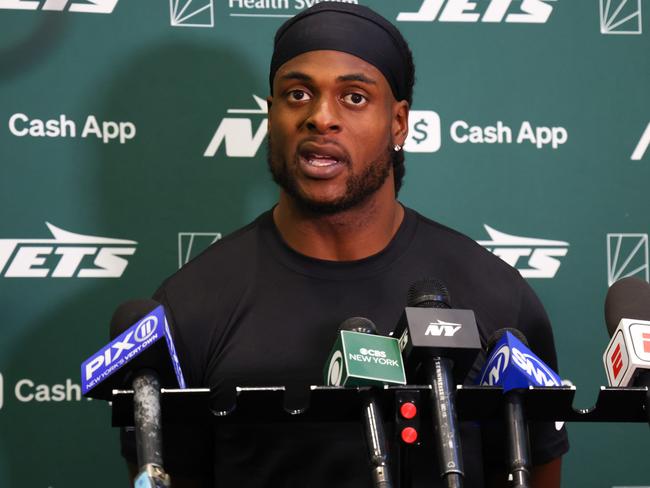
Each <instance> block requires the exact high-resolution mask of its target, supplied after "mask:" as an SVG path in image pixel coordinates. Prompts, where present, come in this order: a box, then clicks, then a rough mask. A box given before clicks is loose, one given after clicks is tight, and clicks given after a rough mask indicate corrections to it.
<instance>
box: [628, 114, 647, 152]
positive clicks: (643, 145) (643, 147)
mask: <svg viewBox="0 0 650 488" xmlns="http://www.w3.org/2000/svg"><path fill="white" fill-rule="evenodd" d="M649 146H650V122H648V125H647V126H646V128H645V131H644V132H643V134H641V139H639V143H638V144H637V145H636V147H635V148H634V151H633V152H632V156H630V159H631V160H632V161H641V160H642V159H643V157H644V156H645V155H646V153H647V152H648V147H649Z"/></svg>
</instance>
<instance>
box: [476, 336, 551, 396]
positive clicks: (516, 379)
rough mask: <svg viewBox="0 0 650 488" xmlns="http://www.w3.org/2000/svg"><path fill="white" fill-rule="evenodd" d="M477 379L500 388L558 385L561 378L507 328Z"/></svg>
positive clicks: (484, 384) (512, 388)
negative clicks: (507, 330)
mask: <svg viewBox="0 0 650 488" xmlns="http://www.w3.org/2000/svg"><path fill="white" fill-rule="evenodd" d="M478 378H479V379H478V381H477V383H478V384H479V385H481V386H501V387H503V392H504V393H506V392H508V391H510V390H514V389H518V388H528V387H529V386H561V383H562V380H561V378H560V377H559V376H558V375H557V373H555V372H554V371H553V370H552V369H551V368H550V367H548V366H547V365H546V364H545V363H544V361H542V360H541V359H540V358H538V357H537V356H536V355H535V354H534V353H533V352H532V351H531V350H530V349H528V347H526V346H525V345H524V343H523V342H521V341H520V340H519V339H517V338H516V337H515V336H514V335H512V334H511V333H510V332H506V333H505V334H503V337H502V338H501V340H500V341H499V342H497V343H496V345H495V346H494V348H492V353H491V354H490V356H489V357H488V360H487V362H486V363H485V366H483V369H482V371H481V373H480V374H479V377H478Z"/></svg>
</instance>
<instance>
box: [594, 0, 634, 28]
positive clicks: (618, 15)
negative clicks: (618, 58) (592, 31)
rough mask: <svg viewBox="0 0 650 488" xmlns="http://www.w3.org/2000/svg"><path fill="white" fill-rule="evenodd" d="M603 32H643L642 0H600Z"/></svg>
mask: <svg viewBox="0 0 650 488" xmlns="http://www.w3.org/2000/svg"><path fill="white" fill-rule="evenodd" d="M599 13H600V33H601V34H628V35H629V34H642V33H643V27H642V24H641V0H600V12H599Z"/></svg>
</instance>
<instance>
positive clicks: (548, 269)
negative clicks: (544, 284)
mask: <svg viewBox="0 0 650 488" xmlns="http://www.w3.org/2000/svg"><path fill="white" fill-rule="evenodd" d="M484 227H485V230H486V232H487V233H488V235H489V236H490V239H491V240H489V241H477V242H478V243H479V244H480V245H481V246H483V247H485V248H486V249H488V250H489V251H490V252H492V253H493V254H494V255H495V256H499V257H500V258H501V259H503V260H504V261H505V262H506V263H508V264H509V265H510V266H512V267H513V268H516V269H517V270H518V271H519V272H520V273H521V276H523V277H524V278H553V277H554V276H555V274H556V273H557V270H558V269H560V260H559V259H558V258H561V257H563V256H566V254H567V252H568V250H569V249H568V248H569V243H568V242H565V241H552V240H548V239H536V238H532V237H518V236H513V235H509V234H505V233H503V232H499V231H498V230H495V229H493V228H492V227H490V226H489V225H485V224H484ZM524 259H527V260H528V262H527V263H526V264H525V265H523V266H521V264H520V263H521V261H523V260H524Z"/></svg>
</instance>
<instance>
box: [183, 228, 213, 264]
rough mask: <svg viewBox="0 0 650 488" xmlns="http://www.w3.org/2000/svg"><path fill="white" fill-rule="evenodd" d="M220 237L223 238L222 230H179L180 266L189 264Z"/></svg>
mask: <svg viewBox="0 0 650 488" xmlns="http://www.w3.org/2000/svg"><path fill="white" fill-rule="evenodd" d="M219 239H221V233H220V232H179V233H178V267H179V268H181V267H182V266H183V265H184V264H187V263H188V262H189V261H190V260H191V259H192V258H195V257H196V256H198V255H199V254H200V253H201V252H203V251H204V250H205V249H206V248H207V247H208V246H210V245H211V244H214V243H215V242H217V241H218V240H219Z"/></svg>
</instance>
